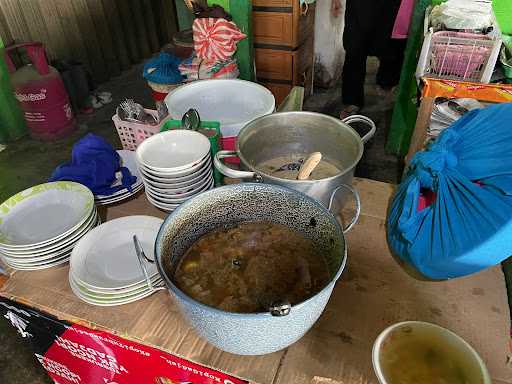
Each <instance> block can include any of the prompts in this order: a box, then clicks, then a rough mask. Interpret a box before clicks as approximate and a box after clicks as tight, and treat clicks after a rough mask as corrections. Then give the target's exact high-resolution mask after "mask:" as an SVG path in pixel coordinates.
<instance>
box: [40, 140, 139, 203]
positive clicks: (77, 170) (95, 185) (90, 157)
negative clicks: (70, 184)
mask: <svg viewBox="0 0 512 384" xmlns="http://www.w3.org/2000/svg"><path fill="white" fill-rule="evenodd" d="M116 172H121V175H122V178H121V185H117V186H115V187H112V184H113V183H114V181H115V180H116ZM59 180H68V181H76V182H77V183H80V184H83V185H85V186H86V187H87V188H89V189H90V190H91V191H92V192H93V193H94V194H95V195H110V194H113V193H115V192H117V191H120V190H121V189H124V188H128V190H129V191H131V186H132V185H133V183H135V182H136V181H137V177H135V176H133V175H132V174H131V173H130V170H129V169H128V168H126V167H121V158H120V156H119V154H118V153H117V152H116V151H115V150H114V148H112V146H111V145H110V144H109V143H107V142H106V141H105V140H103V139H102V138H101V137H99V136H97V135H94V134H92V133H89V134H88V135H86V136H85V137H83V138H82V139H81V140H80V141H79V142H77V143H76V144H75V145H74V146H73V150H72V152H71V162H70V163H66V164H62V165H59V166H58V167H57V168H56V169H55V170H54V171H53V173H52V175H51V176H50V178H49V179H48V181H59Z"/></svg>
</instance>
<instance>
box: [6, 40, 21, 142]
mask: <svg viewBox="0 0 512 384" xmlns="http://www.w3.org/2000/svg"><path fill="white" fill-rule="evenodd" d="M26 133H27V126H26V124H25V119H24V118H23V114H22V113H21V109H20V107H19V105H18V101H17V100H16V99H15V98H14V90H13V89H12V86H11V81H10V77H9V71H8V70H7V64H5V61H4V44H3V42H2V39H1V38H0V143H6V142H7V141H9V140H15V139H19V138H20V137H22V136H23V135H25V134H26Z"/></svg>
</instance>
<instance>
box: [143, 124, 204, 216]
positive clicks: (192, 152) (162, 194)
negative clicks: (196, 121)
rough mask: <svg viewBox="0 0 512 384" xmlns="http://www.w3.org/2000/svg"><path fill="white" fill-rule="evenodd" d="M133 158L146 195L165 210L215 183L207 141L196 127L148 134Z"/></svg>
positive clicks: (168, 210) (150, 200)
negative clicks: (194, 128) (194, 129)
mask: <svg viewBox="0 0 512 384" xmlns="http://www.w3.org/2000/svg"><path fill="white" fill-rule="evenodd" d="M136 160H137V166H138V167H139V171H140V174H141V176H142V180H143V182H144V187H145V191H146V197H147V199H148V200H149V202H150V203H151V204H153V205H154V206H155V207H157V208H160V209H162V210H164V211H167V212H170V211H173V210H174V209H176V208H177V207H178V206H179V205H180V204H181V203H184V202H185V201H187V200H188V199H190V198H192V197H194V196H196V195H198V194H199V193H201V192H204V191H207V190H209V189H211V188H213V186H214V179H213V168H212V161H211V155H210V141H209V140H208V138H206V137H205V136H204V135H202V134H201V133H198V132H196V131H191V130H183V129H178V130H172V131H167V132H162V133H159V134H157V135H154V136H151V137H150V138H148V139H146V140H144V141H143V142H142V143H141V144H140V145H139V147H138V148H137V152H136Z"/></svg>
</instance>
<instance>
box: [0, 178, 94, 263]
mask: <svg viewBox="0 0 512 384" xmlns="http://www.w3.org/2000/svg"><path fill="white" fill-rule="evenodd" d="M99 223H100V218H99V216H98V214H97V212H96V207H95V205H94V195H93V194H92V192H91V191H90V190H89V189H88V188H86V187H84V186H83V185H82V184H78V183H74V182H70V181H57V182H53V183H46V184H41V185H36V186H34V187H31V188H29V189H26V190H24V191H22V192H20V193H18V194H16V195H14V196H12V197H11V198H9V199H7V200H6V201H5V202H4V203H2V205H0V257H1V258H2V260H3V261H4V262H5V263H6V264H7V265H8V266H9V267H11V268H14V269H19V270H38V269H44V268H49V267H53V266H56V265H59V264H62V263H65V262H67V261H68V260H69V257H70V255H71V251H72V250H73V247H74V246H75V244H76V243H77V242H78V241H79V240H80V239H81V238H82V237H83V236H85V235H86V234H87V233H88V232H89V231H90V230H91V229H92V228H94V227H95V226H97V225H98V224H99Z"/></svg>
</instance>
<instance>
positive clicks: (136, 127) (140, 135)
mask: <svg viewBox="0 0 512 384" xmlns="http://www.w3.org/2000/svg"><path fill="white" fill-rule="evenodd" d="M144 110H145V111H146V113H149V114H150V115H153V116H155V117H157V116H158V112H157V111H154V110H152V109H144ZM166 120H167V119H164V120H162V121H161V122H160V123H159V124H157V125H149V124H139V123H131V122H129V121H124V120H121V119H120V118H119V116H117V114H115V115H114V116H112V121H113V122H114V125H115V127H116V130H117V134H118V135H119V140H121V144H122V146H123V149H128V150H130V151H135V150H136V149H137V147H138V146H139V144H140V143H142V142H143V141H144V140H145V139H147V138H148V137H150V136H153V135H154V134H156V133H159V132H160V129H161V128H162V125H164V123H165V122H166Z"/></svg>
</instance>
